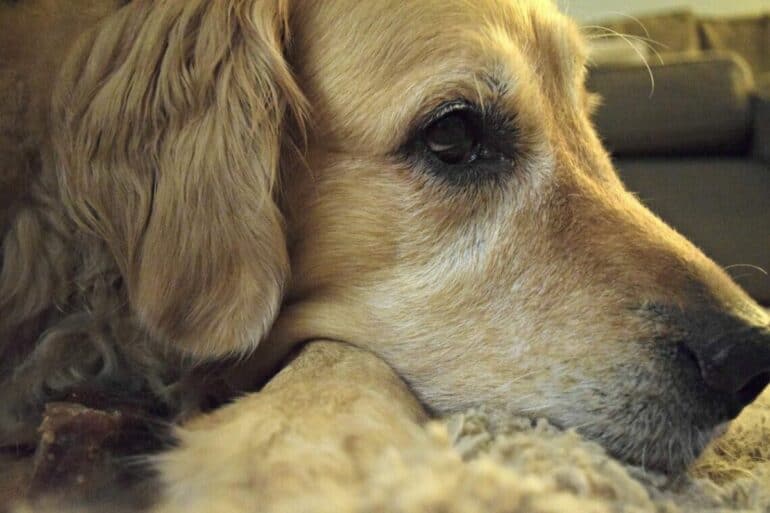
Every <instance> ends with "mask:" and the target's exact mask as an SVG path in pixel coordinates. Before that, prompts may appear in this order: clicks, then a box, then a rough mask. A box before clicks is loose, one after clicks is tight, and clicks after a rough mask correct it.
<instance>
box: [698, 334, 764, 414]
mask: <svg viewBox="0 0 770 513" xmlns="http://www.w3.org/2000/svg"><path fill="white" fill-rule="evenodd" d="M718 324H719V328H718V329H717V330H714V329H713V328H712V329H711V330H706V333H703V332H701V334H700V336H694V337H692V338H688V339H687V341H685V342H684V344H683V345H684V348H685V349H686V350H687V351H689V352H690V354H691V355H692V356H693V357H694V359H695V360H696V361H697V363H698V367H699V368H700V373H701V376H702V377H703V380H704V381H705V382H706V384H707V385H708V386H709V387H711V388H712V389H714V390H716V391H718V392H721V393H724V394H726V395H728V396H730V397H731V398H733V400H734V401H735V402H736V403H737V406H739V407H740V408H742V407H744V406H746V405H748V404H749V403H751V402H752V401H754V399H756V398H757V396H758V395H759V394H760V393H761V392H762V390H764V388H765V386H767V384H768V382H770V327H769V326H767V325H765V326H756V325H747V324H743V323H738V322H735V321H733V322H729V323H718ZM713 326H714V325H713V324H712V327H713ZM715 331H718V333H716V332H715ZM736 414H737V412H736Z"/></svg>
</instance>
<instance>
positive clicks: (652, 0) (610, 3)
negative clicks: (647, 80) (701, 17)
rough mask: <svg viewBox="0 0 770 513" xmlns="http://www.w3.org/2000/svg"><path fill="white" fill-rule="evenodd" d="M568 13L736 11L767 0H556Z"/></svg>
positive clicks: (767, 5)
mask: <svg viewBox="0 0 770 513" xmlns="http://www.w3.org/2000/svg"><path fill="white" fill-rule="evenodd" d="M557 2H558V4H559V5H560V6H561V8H562V10H563V11H564V12H566V13H568V14H569V15H571V16H573V17H575V18H578V19H581V20H591V19H599V18H611V17H613V15H616V14H617V13H623V14H633V15H637V14H643V13H648V12H654V11H661V10H667V9H672V8H679V7H689V8H692V9H694V10H695V11H696V12H697V13H698V14H706V15H739V14H747V13H755V12H758V11H760V10H768V9H770V0H557Z"/></svg>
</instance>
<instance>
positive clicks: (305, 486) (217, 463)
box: [19, 342, 770, 513]
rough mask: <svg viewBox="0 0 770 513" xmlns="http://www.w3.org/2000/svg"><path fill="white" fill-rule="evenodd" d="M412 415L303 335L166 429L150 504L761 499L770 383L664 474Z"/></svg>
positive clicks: (725, 503)
mask: <svg viewBox="0 0 770 513" xmlns="http://www.w3.org/2000/svg"><path fill="white" fill-rule="evenodd" d="M422 416H423V414H422V412H421V409H420V408H419V406H418V405H417V403H416V401H415V400H414V399H413V398H412V396H411V394H410V393H409V392H408V391H407V389H406V387H405V386H404V385H403V384H402V383H401V381H400V380H399V379H398V378H397V377H396V376H395V375H394V374H393V372H392V371H391V370H390V369H389V368H388V367H387V366H386V365H384V364H383V363H382V362H381V361H380V360H379V359H377V358H375V357H373V356H372V355H370V354H368V353H365V352H363V351H360V350H357V349H353V348H349V347H347V346H343V345H341V344H335V343H326V342H320V343H314V344H311V345H309V346H308V347H307V348H306V349H305V350H304V351H303V352H302V353H301V354H300V355H299V356H298V357H297V358H296V359H295V360H294V361H293V362H292V363H291V364H289V365H288V366H287V367H286V369H284V371H282V372H281V373H280V374H279V375H278V376H277V377H276V378H274V380H273V381H272V382H271V383H270V384H268V386H267V387H266V388H265V389H264V390H263V391H262V392H260V393H258V394H252V395H251V396H247V397H245V398H243V399H241V400H240V401H237V402H236V403H235V404H234V405H231V406H228V407H225V408H223V409H222V410H219V411H217V412H216V413H214V414H213V415H208V416H205V417H201V418H199V419H198V420H197V421H193V422H192V423H191V424H190V425H188V426H187V427H186V428H185V429H184V430H182V431H181V432H180V436H181V444H180V448H179V449H177V450H176V451H175V452H171V453H168V454H167V455H166V456H164V457H163V459H162V460H161V461H160V469H161V471H162V476H163V478H164V479H165V480H167V482H168V483H169V486H167V487H166V488H165V489H166V493H165V497H164V499H163V500H162V501H161V503H160V504H159V505H158V506H157V507H156V509H155V510H154V511H155V512H157V513H181V512H185V513H203V512H210V513H284V512H287V513H288V512H303V513H305V512H307V513H311V512H312V513H316V512H317V513H326V512H328V513H332V512H334V513H364V512H366V513H379V512H388V513H519V512H520V513H564V512H579V513H601V512H608V513H609V512H634V513H647V512H666V513H675V512H693V513H695V512H697V513H706V512H721V511H746V512H749V511H751V512H767V511H770V463H769V460H770V448H769V446H768V441H770V424H769V423H768V419H769V418H770V394H765V395H764V397H762V398H760V400H759V401H758V402H756V403H755V404H754V405H752V406H751V407H750V408H748V409H747V410H746V411H745V412H744V414H743V415H742V416H741V417H739V419H737V420H736V421H735V422H734V423H733V425H732V426H731V428H730V430H729V431H728V433H727V434H726V435H725V436H724V437H722V438H721V439H720V440H719V441H718V442H717V443H715V444H714V445H713V446H712V447H711V448H710V449H709V450H708V451H707V453H706V454H704V456H703V457H702V458H701V460H700V461H699V462H698V464H697V465H695V467H694V468H693V469H692V471H691V472H690V475H688V476H685V477H680V478H678V479H669V478H666V477H665V476H662V475H658V474H650V473H646V472H645V471H643V470H642V469H640V468H635V467H629V466H626V465H624V464H623V463H621V462H619V461H617V460H615V459H613V458H611V457H609V456H608V455H607V454H606V453H605V452H604V451H603V449H602V448H601V447H600V446H598V445H596V444H594V443H592V442H589V441H586V440H584V439H583V438H581V437H580V436H579V435H578V434H576V433H575V432H572V431H566V432H565V431H561V430H558V429H556V428H554V427H552V426H551V425H549V424H548V423H547V422H546V421H544V420H539V421H537V420H536V421H532V420H529V419H523V418H516V419H507V420H506V421H504V422H503V423H502V424H498V425H493V424H492V422H491V421H490V420H489V419H491V418H493V417H494V416H493V415H487V414H485V412H483V411H475V410H474V411H468V412H466V413H464V414H461V415H456V416H453V417H450V418H447V419H444V420H441V421H432V422H428V423H427V424H423V423H421V422H420V420H421V419H422V418H423V417H422ZM43 509H45V508H42V506H41V505H37V506H36V507H26V508H22V509H20V510H19V511H23V512H30V511H42V510H43ZM50 510H52V511H58V512H61V511H65V510H64V508H62V505H61V504H57V505H55V506H54V507H53V508H51V509H50ZM103 510H104V508H101V509H100V508H96V509H95V510H94V511H103ZM46 511H49V510H46ZM72 511H83V510H82V509H81V508H75V509H73V510H72ZM110 511H117V510H116V509H113V508H111V509H110ZM121 511H123V510H121Z"/></svg>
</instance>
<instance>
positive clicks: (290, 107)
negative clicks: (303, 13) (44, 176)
mask: <svg viewBox="0 0 770 513" xmlns="http://www.w3.org/2000/svg"><path fill="white" fill-rule="evenodd" d="M285 4H286V1H285V0H271V1H266V0H219V1H210V0H185V1H175V0H158V1H150V0H137V1H135V2H132V3H131V4H130V5H128V6H127V7H125V8H123V9H122V10H121V11H119V12H118V13H116V14H114V15H112V16H111V17H110V18H109V19H107V20H105V22H104V23H102V24H101V25H100V26H99V27H98V28H97V29H96V30H95V31H93V32H92V33H90V34H89V35H88V36H87V37H85V38H84V39H83V40H81V41H80V42H79V43H78V45H77V47H76V49H75V50H74V52H72V54H71V57H70V58H69V60H68V62H67V63H65V65H64V71H63V75H62V77H61V83H60V84H59V87H58V91H57V94H56V95H55V99H54V121H55V127H54V134H55V135H54V137H55V138H56V141H55V146H56V149H57V154H58V158H59V165H60V166H61V169H60V171H59V173H60V186H61V190H62V199H63V201H64V203H65V205H66V206H67V207H68V209H69V211H70V212H71V214H72V215H73V216H74V218H75V219H76V221H77V222H78V223H79V225H80V226H81V228H84V229H86V230H88V231H89V232H90V233H93V234H95V235H97V236H98V237H100V238H102V239H103V240H104V241H105V242H106V244H107V246H108V248H109V250H110V251H111V252H112V253H113V255H114V257H115V259H116V261H117V265H118V267H119V268H120V271H121V273H122V275H123V276H124V279H125V282H126V285H127V289H128V295H129V302H130V304H131V306H132V308H133V309H134V311H135V312H137V313H138V315H139V316H140V318H141V319H142V320H143V322H144V323H145V325H146V326H147V328H148V329H149V330H150V331H151V333H153V334H155V335H157V336H159V337H162V338H164V339H167V340H171V341H173V342H174V343H175V344H176V345H177V346H181V347H182V348H183V349H184V350H186V351H187V352H189V353H192V354H194V355H196V356H199V357H211V356H221V355H226V354H237V353H241V352H244V351H247V350H249V349H252V348H253V347H255V346H256V344H258V343H259V340H260V339H261V338H262V337H263V336H264V335H265V333H266V331H267V330H268V329H269V327H270V325H271V323H272V321H273V319H274V317H275V316H276V314H277V311H278V308H279V306H280V302H281V296H282V288H283V284H284V282H285V281H286V279H287V276H288V272H289V269H288V257H287V252H286V245H285V241H284V233H283V225H282V218H281V215H280V212H279V210H278V208H277V206H276V203H275V201H274V196H275V193H276V191H275V190H274V189H275V187H276V184H277V180H278V170H279V160H280V158H281V147H282V144H283V142H282V140H283V133H284V131H285V130H284V125H285V124H286V122H287V120H288V119H294V120H296V121H297V122H299V123H300V124H301V119H302V117H303V116H302V111H303V105H304V99H303V97H302V93H301V91H300V90H299V88H298V87H297V85H296V83H295V81H294V79H293V77H292V74H291V71H290V70H289V67H288V65H287V63H286V61H285V60H284V47H285V45H286V44H287V41H288V37H289V34H288V13H287V7H286V5H285Z"/></svg>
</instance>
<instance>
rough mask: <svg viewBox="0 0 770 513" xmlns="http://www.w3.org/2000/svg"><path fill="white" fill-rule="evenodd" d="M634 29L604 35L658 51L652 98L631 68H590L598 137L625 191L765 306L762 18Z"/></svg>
mask: <svg viewBox="0 0 770 513" xmlns="http://www.w3.org/2000/svg"><path fill="white" fill-rule="evenodd" d="M640 21H641V23H642V24H643V25H644V26H645V28H646V30H647V31H648V32H649V36H648V35H647V33H646V32H645V28H642V26H641V25H640V24H638V23H637V22H636V21H634V20H622V21H619V22H611V23H605V24H602V25H603V26H605V27H608V28H610V29H612V30H615V31H617V32H622V33H629V34H632V35H635V36H639V37H649V38H650V39H653V40H656V41H659V42H660V45H657V46H656V47H657V48H658V49H659V51H660V52H661V55H660V58H657V57H656V56H655V55H654V54H650V56H649V59H648V61H649V64H650V67H651V71H652V75H653V77H654V90H653V89H652V84H651V80H650V74H649V72H648V70H647V69H646V67H645V66H644V65H643V64H642V62H641V60H640V59H639V58H636V59H633V58H631V59H616V60H614V61H613V59H604V60H603V62H601V63H599V64H596V65H595V66H594V67H593V69H592V71H591V74H590V77H589V81H588V85H589V88H590V89H591V90H593V91H596V92H598V93H600V94H601V95H602V96H603V98H604V102H603V105H602V106H601V107H600V108H599V110H598V112H597V113H596V117H595V121H596V124H597V127H598V129H599V133H600V134H601V136H602V137H603V139H604V141H605V143H606V145H607V147H608V148H609V149H610V151H611V152H612V153H613V156H614V158H615V161H616V164H617V166H618V169H619V171H620V173H621V176H622V177H623V180H624V181H625V182H626V184H627V186H628V187H629V188H630V189H631V190H633V191H635V192H637V193H638V194H639V196H640V197H641V199H642V200H644V201H645V202H646V203H647V204H648V206H649V207H650V208H652V209H653V210H654V211H656V212H657V213H658V214H659V215H660V216H661V217H663V218H664V219H665V220H667V221H668V222H669V223H670V224H672V225H673V226H674V227H676V228H677V229H678V230H679V231H681V232H682V233H684V234H685V235H686V236H688V237H689V238H690V239H691V240H693V241H694V242H695V243H696V244H697V245H699V246H700V247H701V248H702V249H703V250H704V251H705V252H706V253H707V254H709V255H710V256H712V257H713V258H714V259H715V260H716V261H718V262H719V263H720V264H722V265H724V266H726V267H728V271H729V272H730V274H731V275H733V276H734V277H735V278H736V280H737V281H738V282H739V283H740V284H741V285H743V286H744V288H746V289H747V290H748V291H749V292H750V293H751V294H752V295H754V296H755V297H756V298H757V299H759V300H760V301H761V302H764V303H768V304H770V276H768V275H766V274H764V273H763V272H762V271H760V270H758V269H757V268H763V269H765V270H767V271H770V14H768V15H765V16H756V17H746V18H734V19H714V18H707V19H706V18H697V17H696V16H695V15H693V14H692V13H689V12H676V13H670V14H664V15H659V16H651V17H647V18H643V19H641V20H640ZM661 61H662V62H661ZM747 264H749V265H747ZM753 266H756V267H753Z"/></svg>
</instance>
